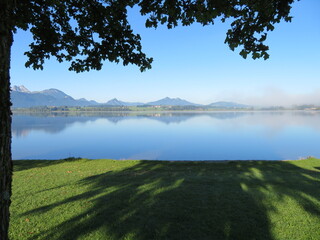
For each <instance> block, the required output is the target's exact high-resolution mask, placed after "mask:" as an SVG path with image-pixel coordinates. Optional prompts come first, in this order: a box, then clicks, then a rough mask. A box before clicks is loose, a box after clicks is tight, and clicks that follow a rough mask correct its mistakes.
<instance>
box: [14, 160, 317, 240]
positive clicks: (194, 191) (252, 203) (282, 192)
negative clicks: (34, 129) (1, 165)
mask: <svg viewBox="0 0 320 240" xmlns="http://www.w3.org/2000/svg"><path fill="white" fill-rule="evenodd" d="M14 169H15V171H14V178H13V196H12V205H11V226H10V236H11V239H15V240H22V239H41V240H51V239H57V240H58V239H59V240H68V239H70V240H74V239H93V240H98V239H103V240H107V239H114V240H118V239H136V240H152V239H179V240H180V239H181V240H185V239H192V240H194V239H199V240H205V239H210V240H215V239H231V240H233V239H246V240H248V239H270V240H271V239H285V240H293V239H308V240H309V239H315V240H319V239H320V159H306V160H298V161H277V162H271V161H236V162H219V163H215V162H158V161H115V160H86V159H79V160H59V161H38V160H37V161H30V160H28V161H14Z"/></svg>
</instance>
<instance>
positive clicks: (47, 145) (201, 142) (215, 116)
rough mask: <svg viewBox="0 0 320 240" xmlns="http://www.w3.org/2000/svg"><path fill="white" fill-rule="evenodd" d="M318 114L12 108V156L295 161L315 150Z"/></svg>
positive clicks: (318, 135)
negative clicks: (24, 111)
mask: <svg viewBox="0 0 320 240" xmlns="http://www.w3.org/2000/svg"><path fill="white" fill-rule="evenodd" d="M319 122H320V112H311V111H310V112H309V111H282V112H281V111H277V112H249V111H248V112H246V111H244V112H240V111H235V112H228V111H221V112H218V111H217V112H174V113H173V112H92V113H90V112H88V113H87V112H86V113H72V114H70V113H33V114H15V115H14V116H13V121H12V135H13V157H14V159H22V158H34V159H40V158H46V159H57V158H64V157H70V156H76V157H78V156H79V157H88V158H116V159H128V158H130V159H168V160H217V159H219V160H223V159H234V160H236V159H239V160H240V159H296V158H299V157H305V156H309V155H313V156H319V155H320V150H319V148H318V144H317V142H319V141H320V124H319Z"/></svg>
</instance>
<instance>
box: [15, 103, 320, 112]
mask: <svg viewBox="0 0 320 240" xmlns="http://www.w3.org/2000/svg"><path fill="white" fill-rule="evenodd" d="M217 110H219V111H223V110H224V111H228V110H229V111H230V110H232V111H252V110H263V111H279V110H280V111H281V110H320V107H319V106H314V105H300V106H293V107H291V108H285V107H281V106H274V107H260V108H253V107H250V108H217V107H210V106H150V105H140V106H106V105H104V106H88V107H70V106H59V107H56V106H42V107H30V108H13V109H12V112H20V113H21V112H26V113H27V112H28V113H29V112H31V113H32V112H107V111H108V112H110V111H217Z"/></svg>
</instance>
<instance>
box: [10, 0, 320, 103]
mask: <svg viewBox="0 0 320 240" xmlns="http://www.w3.org/2000/svg"><path fill="white" fill-rule="evenodd" d="M136 10H137V9H133V10H132V11H131V12H130V22H131V24H132V27H133V29H134V31H135V33H139V34H140V35H141V37H142V45H143V51H144V52H145V53H146V54H147V55H148V56H149V57H153V58H154V62H153V65H152V69H151V70H147V71H146V72H143V73H141V72H140V71H139V68H138V67H136V66H133V65H131V66H126V67H123V66H122V65H121V64H114V63H109V62H106V63H105V64H104V67H103V69H102V70H101V71H91V72H87V73H79V74H77V73H75V72H69V71H68V66H69V63H61V64H60V63H58V62H57V61H56V60H54V59H52V60H49V61H47V62H46V64H45V66H44V70H43V71H40V70H37V71H34V70H33V69H31V68H25V67H24V63H25V61H26V57H25V56H24V55H23V53H24V52H25V51H27V50H28V45H29V44H30V42H31V40H32V38H31V35H30V34H29V33H28V32H23V31H19V32H18V33H17V34H16V35H15V39H14V45H13V49H12V66H11V84H12V86H13V85H24V86H26V87H27V88H28V89H29V90H31V91H38V90H43V89H48V88H57V89H60V90H62V91H64V92H65V93H67V94H69V95H70V96H72V97H74V98H76V99H77V98H82V97H84V98H86V99H88V100H96V101H98V102H106V101H108V100H110V99H112V98H118V99H120V100H122V101H134V102H136V101H139V102H148V101H154V100H158V99H160V98H164V97H180V98H183V99H186V100H188V101H191V102H195V103H201V104H209V103H212V102H215V101H236V102H240V103H246V104H256V105H275V104H277V105H288V104H301V103H313V104H320V1H319V0H301V1H299V2H295V3H294V5H293V8H292V11H291V15H292V16H293V20H292V22H291V23H285V22H283V23H280V24H277V25H276V28H275V30H274V31H273V32H270V33H269V34H268V41H267V43H268V45H269V47H270V52H269V53H270V58H269V59H268V60H267V61H265V60H262V59H261V60H260V59H258V60H252V59H250V58H247V59H246V60H244V59H243V58H242V57H241V56H240V55H238V53H237V52H232V51H231V50H230V49H229V47H228V46H227V45H226V44H224V39H225V35H226V31H227V29H228V27H229V26H228V24H223V23H218V22H217V23H216V24H215V25H213V26H205V27H202V26H201V25H199V24H195V25H192V26H189V27H177V28H175V29H171V30H168V29H166V28H165V27H159V28H158V29H146V28H145V27H144V18H143V17H141V16H139V14H137V11H136Z"/></svg>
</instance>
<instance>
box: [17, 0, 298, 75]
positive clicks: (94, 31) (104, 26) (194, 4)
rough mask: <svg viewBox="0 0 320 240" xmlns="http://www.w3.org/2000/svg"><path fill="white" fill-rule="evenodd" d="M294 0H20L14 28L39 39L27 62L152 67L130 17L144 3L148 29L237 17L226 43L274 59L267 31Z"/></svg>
mask: <svg viewBox="0 0 320 240" xmlns="http://www.w3.org/2000/svg"><path fill="white" fill-rule="evenodd" d="M293 1H294V0H255V1H248V0H237V1H235V0H215V1H213V0H212V1H209V0H207V1H205V0H201V1H195V0H170V1H169V0H154V1H149V0H121V1H113V0H90V1H78V0H67V1H57V0H46V1H44V0H33V1H30V0H23V1H17V2H16V7H15V12H14V16H13V23H12V24H13V29H14V30H17V29H19V28H20V29H23V30H27V29H29V30H30V31H31V33H32V35H33V39H34V42H32V43H31V44H30V50H29V51H28V52H26V53H25V54H26V55H27V56H28V58H29V60H28V61H27V63H26V66H27V67H29V66H32V67H33V68H34V69H43V64H44V62H45V59H48V58H50V57H51V56H53V57H56V59H57V60H58V61H59V62H62V61H70V62H71V66H70V68H69V69H70V70H74V71H77V72H81V71H89V70H90V69H97V70H99V69H101V67H102V64H103V61H104V60H108V61H111V62H116V63H119V62H120V61H122V63H123V65H127V64H129V63H131V64H135V65H137V66H139V67H140V70H141V71H144V70H145V69H148V68H151V63H152V58H148V57H146V54H145V53H143V52H142V46H141V37H140V35H139V34H134V33H133V30H132V28H131V26H130V23H129V21H128V18H127V13H128V8H132V7H133V6H136V5H137V6H139V7H140V13H141V14H142V15H146V17H147V18H146V22H145V25H146V27H154V28H156V27H157V26H158V25H159V24H166V25H167V27H168V28H173V27H176V26H178V25H179V24H180V25H183V26H188V25H190V24H193V23H195V22H197V23H200V24H202V25H209V24H214V21H215V20H216V19H220V20H221V21H223V22H224V21H226V20H227V19H230V20H231V28H230V29H229V30H228V31H227V36H226V39H225V43H227V44H228V45H229V47H230V49H231V50H235V49H236V48H237V47H239V46H241V47H242V50H241V51H240V55H242V57H244V58H246V57H247V55H248V54H250V53H251V54H252V58H254V59H256V58H260V57H261V58H264V59H267V58H268V57H269V54H268V53H267V51H268V46H266V45H265V44H264V42H265V40H266V39H267V32H268V31H272V30H273V29H274V25H275V24H276V23H279V22H280V21H281V20H284V21H291V17H290V16H289V12H290V8H291V4H292V3H293Z"/></svg>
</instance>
